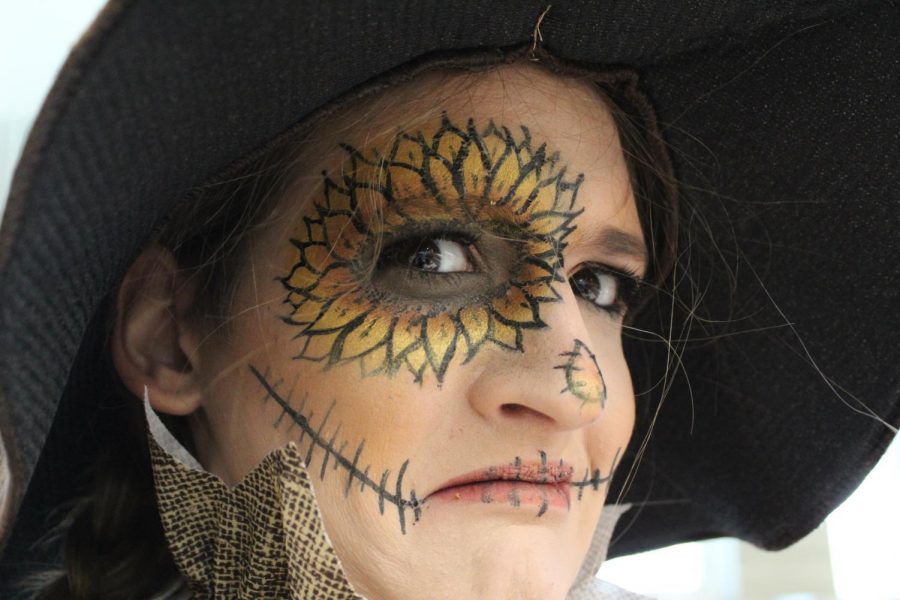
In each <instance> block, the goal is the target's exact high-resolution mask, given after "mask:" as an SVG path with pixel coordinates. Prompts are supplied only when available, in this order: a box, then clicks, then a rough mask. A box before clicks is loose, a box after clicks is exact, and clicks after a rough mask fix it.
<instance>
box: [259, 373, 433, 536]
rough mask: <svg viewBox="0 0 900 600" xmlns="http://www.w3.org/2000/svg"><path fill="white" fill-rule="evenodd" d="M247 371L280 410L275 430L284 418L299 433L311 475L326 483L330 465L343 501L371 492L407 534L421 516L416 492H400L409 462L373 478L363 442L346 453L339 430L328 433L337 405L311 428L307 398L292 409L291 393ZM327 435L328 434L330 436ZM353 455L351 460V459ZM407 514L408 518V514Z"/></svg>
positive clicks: (373, 473) (263, 376)
mask: <svg viewBox="0 0 900 600" xmlns="http://www.w3.org/2000/svg"><path fill="white" fill-rule="evenodd" d="M250 371H251V373H252V374H253V376H254V377H255V378H256V380H257V381H258V382H259V384H260V386H261V387H262V389H263V390H264V391H265V394H266V400H272V401H274V402H275V403H276V404H277V405H278V406H279V407H280V409H281V411H282V412H281V414H280V415H279V417H278V419H277V420H276V421H275V427H276V428H277V427H279V426H280V425H281V424H282V422H283V421H284V417H285V416H287V417H288V418H289V420H290V421H289V423H290V426H291V427H294V426H296V427H298V428H299V429H300V437H299V439H298V444H300V446H301V447H303V444H304V443H305V444H306V455H305V457H304V464H305V465H306V468H307V469H310V471H311V472H312V473H315V472H318V474H319V480H320V481H322V480H324V479H325V477H326V474H327V473H328V472H329V471H328V466H329V464H330V465H331V470H332V471H335V470H337V471H340V473H341V475H342V476H343V477H346V486H345V487H344V497H347V496H348V495H349V494H350V492H351V490H352V489H354V488H356V487H357V486H358V489H359V491H360V492H366V491H367V490H368V491H371V492H374V493H375V494H377V496H378V510H379V512H380V513H381V514H382V515H383V514H384V513H385V506H386V505H393V506H394V507H395V508H396V514H397V516H398V519H399V523H400V532H401V533H404V534H405V533H406V525H407V519H408V517H411V518H412V520H413V521H418V520H419V519H420V518H421V516H422V506H421V502H420V501H419V500H418V499H417V497H416V492H415V490H410V492H409V494H408V496H407V495H405V494H406V492H405V491H404V490H403V477H404V475H405V473H406V469H407V467H409V460H406V461H405V462H404V463H403V464H402V465H400V468H399V470H397V475H396V476H393V475H392V473H391V471H390V470H389V469H384V470H382V472H381V476H380V477H378V476H377V475H376V472H377V471H374V470H372V468H371V465H368V464H365V463H364V462H362V453H363V448H364V447H365V444H366V440H365V439H363V440H361V441H360V442H359V443H358V444H357V445H356V449H355V451H349V452H347V451H346V449H347V447H348V443H347V442H346V441H342V440H338V435H339V433H340V426H338V427H336V428H334V429H333V430H329V429H327V427H328V421H329V419H330V417H331V414H332V411H333V410H334V407H335V404H336V401H332V402H331V404H330V405H329V407H328V409H327V411H326V413H325V416H324V417H322V419H321V420H320V421H318V422H317V423H316V425H315V426H314V425H313V423H312V418H313V413H312V412H311V411H310V412H309V413H308V414H307V413H306V412H305V411H306V402H307V398H308V397H307V396H304V397H303V399H302V400H301V401H300V402H299V404H297V405H295V404H294V403H293V401H292V398H291V395H292V394H291V392H287V393H286V394H285V393H283V392H279V390H278V388H279V387H280V386H281V382H280V381H279V382H276V383H270V382H269V380H268V377H267V375H265V374H263V373H261V372H260V371H259V370H258V369H256V368H255V367H252V366H251V367H250ZM329 431H331V433H330V435H329ZM351 455H352V458H351ZM320 457H321V463H320V465H319V468H318V469H313V464H314V463H313V461H314V460H318V459H319V458H320ZM407 511H409V515H408V514H407Z"/></svg>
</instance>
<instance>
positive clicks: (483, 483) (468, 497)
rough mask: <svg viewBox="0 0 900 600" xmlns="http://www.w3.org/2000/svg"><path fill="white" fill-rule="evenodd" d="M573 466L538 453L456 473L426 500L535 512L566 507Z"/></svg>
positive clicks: (542, 512)
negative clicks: (530, 457) (537, 458)
mask: <svg viewBox="0 0 900 600" xmlns="http://www.w3.org/2000/svg"><path fill="white" fill-rule="evenodd" d="M571 480H572V467H570V466H568V465H566V464H565V463H564V462H563V461H559V464H549V463H548V462H547V459H546V455H544V454H543V453H541V461H540V462H537V461H535V462H527V463H523V462H522V461H521V460H520V459H516V460H515V461H514V462H513V463H510V464H505V465H497V466H493V467H488V468H486V469H480V470H478V471H472V472H471V473H467V474H465V475H462V476H460V477H455V478H453V479H451V480H450V481H447V482H446V483H444V484H443V485H442V486H441V487H440V488H438V489H437V490H436V491H435V492H433V493H431V494H430V495H429V496H428V497H427V498H425V501H426V502H431V501H441V502H467V503H468V502H480V503H483V504H506V505H508V506H513V507H516V508H518V507H521V506H534V507H537V508H538V513H537V514H538V516H540V515H543V514H544V513H545V512H546V511H547V510H548V509H549V508H564V509H568V508H569V489H570V487H571V486H570V485H569V483H570V482H571Z"/></svg>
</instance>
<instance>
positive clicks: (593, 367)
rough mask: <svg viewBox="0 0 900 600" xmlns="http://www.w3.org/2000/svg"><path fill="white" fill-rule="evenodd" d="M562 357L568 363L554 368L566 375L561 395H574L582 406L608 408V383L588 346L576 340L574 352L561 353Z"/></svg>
mask: <svg viewBox="0 0 900 600" xmlns="http://www.w3.org/2000/svg"><path fill="white" fill-rule="evenodd" d="M560 356H561V357H564V358H565V359H566V361H565V362H564V363H563V364H561V365H557V366H555V367H553V368H554V369H559V370H561V371H562V372H563V373H564V374H565V382H566V384H565V387H563V388H562V389H561V390H560V392H559V393H560V394H566V393H568V394H572V395H573V396H575V397H576V398H578V399H579V400H581V403H582V405H585V404H600V407H601V408H606V382H605V381H604V380H603V373H602V371H600V365H599V364H598V363H597V357H596V356H594V353H593V352H591V349H590V348H588V346H587V344H585V343H584V342H582V341H581V340H578V339H576V340H575V345H574V346H573V347H572V350H570V351H568V352H561V353H560Z"/></svg>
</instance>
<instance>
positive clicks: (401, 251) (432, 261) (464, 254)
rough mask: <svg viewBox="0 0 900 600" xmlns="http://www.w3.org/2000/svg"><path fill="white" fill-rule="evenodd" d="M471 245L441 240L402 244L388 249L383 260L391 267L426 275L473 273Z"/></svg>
mask: <svg viewBox="0 0 900 600" xmlns="http://www.w3.org/2000/svg"><path fill="white" fill-rule="evenodd" d="M470 246H471V244H470V243H467V242H465V241H463V240H459V241H457V240H452V239H447V238H440V237H424V238H419V239H411V240H404V241H401V242H397V243H395V244H393V245H392V246H390V247H389V248H388V249H387V250H386V251H385V254H384V258H385V259H387V261H388V262H391V263H393V264H394V265H402V266H406V267H412V268H413V269H416V270H418V271H424V272H427V273H473V272H475V266H474V264H473V260H472V255H471V250H470Z"/></svg>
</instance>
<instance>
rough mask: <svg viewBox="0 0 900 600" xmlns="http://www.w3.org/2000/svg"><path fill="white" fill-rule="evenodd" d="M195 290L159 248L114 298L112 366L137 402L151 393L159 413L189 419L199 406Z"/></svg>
mask: <svg viewBox="0 0 900 600" xmlns="http://www.w3.org/2000/svg"><path fill="white" fill-rule="evenodd" d="M196 295H197V289H196V285H195V284H194V283H193V282H192V280H191V279H190V277H189V275H188V274H187V273H185V272H183V271H182V270H181V269H179V266H178V262H177V261H176V260H175V256H174V255H173V254H172V253H171V252H170V251H169V250H167V249H165V248H164V247H162V246H161V245H159V244H155V243H154V244H152V245H151V246H149V247H148V248H146V249H145V250H144V251H143V252H142V253H141V255H140V256H138V258H137V260H135V261H134V263H133V264H132V265H131V267H130V268H129V269H128V272H127V273H126V274H125V279H124V280H123V281H122V285H121V287H119V291H118V294H117V297H116V319H115V325H114V328H113V333H112V339H111V340H110V345H111V352H112V358H113V363H114V364H115V367H116V370H117V371H118V372H119V376H120V377H121V379H122V381H123V382H124V383H125V386H126V387H127V388H128V389H129V390H130V391H131V393H133V394H134V395H135V396H137V397H138V398H143V397H144V390H145V388H147V391H148V392H149V396H150V404H151V405H152V406H153V408H154V409H155V410H157V411H158V412H161V413H166V414H170V415H187V414H190V413H192V412H194V411H195V410H196V409H197V408H198V407H199V406H200V402H201V397H202V386H201V382H200V381H199V375H198V373H199V369H198V367H199V352H198V346H199V342H200V335H199V330H200V327H199V325H200V324H199V323H196V322H195V321H194V320H192V319H191V315H192V311H191V308H192V307H193V306H194V303H195V301H196V300H197V298H196Z"/></svg>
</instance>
